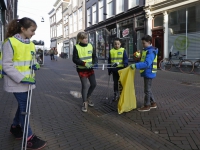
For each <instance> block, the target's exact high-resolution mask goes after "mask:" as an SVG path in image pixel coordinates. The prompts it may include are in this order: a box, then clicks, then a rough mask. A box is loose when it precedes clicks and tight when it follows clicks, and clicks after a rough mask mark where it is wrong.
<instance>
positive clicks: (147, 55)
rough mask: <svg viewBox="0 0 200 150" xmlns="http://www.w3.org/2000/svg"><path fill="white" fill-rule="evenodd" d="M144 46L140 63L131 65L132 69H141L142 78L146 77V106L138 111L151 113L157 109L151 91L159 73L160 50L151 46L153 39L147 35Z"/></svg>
mask: <svg viewBox="0 0 200 150" xmlns="http://www.w3.org/2000/svg"><path fill="white" fill-rule="evenodd" d="M141 40H142V45H143V47H144V49H143V51H142V56H141V60H140V62H138V63H136V64H132V65H130V67H131V68H132V69H140V74H141V77H144V93H145V97H144V106H143V107H141V108H139V109H138V111H140V112H145V111H150V109H152V108H157V104H156V101H155V98H154V96H153V93H152V91H151V85H152V79H153V78H155V77H156V72H157V54H158V49H157V48H155V47H153V46H151V43H152V37H151V36H149V35H145V36H144V37H142V39H141Z"/></svg>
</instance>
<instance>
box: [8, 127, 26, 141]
mask: <svg viewBox="0 0 200 150" xmlns="http://www.w3.org/2000/svg"><path fill="white" fill-rule="evenodd" d="M10 133H11V134H12V135H14V137H15V138H16V139H21V138H22V137H23V132H22V128H21V126H20V125H17V126H16V127H15V128H13V127H12V125H11V127H10Z"/></svg>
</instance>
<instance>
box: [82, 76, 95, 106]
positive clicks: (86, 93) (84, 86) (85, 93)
mask: <svg viewBox="0 0 200 150" xmlns="http://www.w3.org/2000/svg"><path fill="white" fill-rule="evenodd" d="M80 80H81V84H82V90H81V94H82V98H83V102H86V101H87V98H88V97H90V96H91V94H92V92H93V91H94V89H95V87H96V79H95V74H93V75H91V76H89V77H88V80H89V82H90V87H89V89H87V78H86V77H80Z"/></svg>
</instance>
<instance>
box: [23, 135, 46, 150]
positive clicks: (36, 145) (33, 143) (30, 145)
mask: <svg viewBox="0 0 200 150" xmlns="http://www.w3.org/2000/svg"><path fill="white" fill-rule="evenodd" d="M45 146H46V141H43V140H41V139H39V138H38V137H37V136H36V135H33V136H32V137H31V138H30V139H29V140H28V141H27V149H32V150H39V149H42V148H43V147H45Z"/></svg>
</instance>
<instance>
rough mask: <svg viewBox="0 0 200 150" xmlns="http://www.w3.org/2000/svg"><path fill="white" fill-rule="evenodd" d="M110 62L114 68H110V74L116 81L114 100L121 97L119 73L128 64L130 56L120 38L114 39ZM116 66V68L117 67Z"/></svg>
mask: <svg viewBox="0 0 200 150" xmlns="http://www.w3.org/2000/svg"><path fill="white" fill-rule="evenodd" d="M108 64H111V65H109V66H112V67H113V68H110V69H108V75H111V74H112V75H113V81H114V97H113V99H112V100H113V101H117V100H118V99H119V93H118V81H119V73H118V70H120V69H123V68H125V67H127V66H128V57H127V54H126V50H125V49H124V48H122V47H121V42H120V39H119V38H115V39H114V48H112V49H111V50H110V52H109V57H108ZM115 67H116V68H115Z"/></svg>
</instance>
